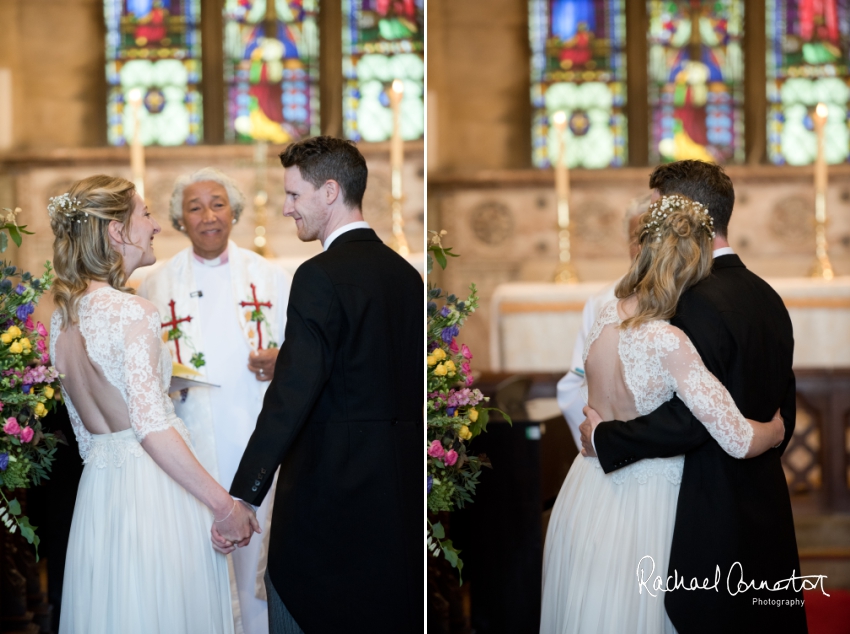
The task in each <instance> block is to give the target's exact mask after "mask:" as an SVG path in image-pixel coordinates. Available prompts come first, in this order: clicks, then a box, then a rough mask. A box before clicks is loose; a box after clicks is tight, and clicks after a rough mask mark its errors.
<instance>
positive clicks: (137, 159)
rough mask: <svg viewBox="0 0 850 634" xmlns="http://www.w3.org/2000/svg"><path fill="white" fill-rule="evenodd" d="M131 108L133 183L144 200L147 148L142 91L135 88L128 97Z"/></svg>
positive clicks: (131, 170) (131, 169)
mask: <svg viewBox="0 0 850 634" xmlns="http://www.w3.org/2000/svg"><path fill="white" fill-rule="evenodd" d="M128 98H129V101H130V108H131V109H132V112H133V136H132V141H131V143H130V173H131V174H132V175H133V183H134V184H135V185H136V191H137V192H138V194H139V196H141V197H142V198H144V197H145V146H144V145H142V132H141V109H142V91H141V90H140V89H138V88H134V89H133V90H131V91H130V93H129V95H128Z"/></svg>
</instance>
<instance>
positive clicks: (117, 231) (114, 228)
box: [106, 220, 126, 249]
mask: <svg viewBox="0 0 850 634" xmlns="http://www.w3.org/2000/svg"><path fill="white" fill-rule="evenodd" d="M106 232H107V233H108V234H109V242H110V243H111V244H112V247H113V248H114V249H120V248H121V245H122V244H124V243H126V240H125V239H124V223H123V222H118V221H117V220H110V221H109V224H108V225H107V226H106Z"/></svg>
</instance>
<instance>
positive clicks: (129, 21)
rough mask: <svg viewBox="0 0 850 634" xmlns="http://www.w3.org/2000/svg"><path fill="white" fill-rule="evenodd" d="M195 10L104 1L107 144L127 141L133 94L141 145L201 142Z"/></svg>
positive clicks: (174, 0) (184, 1)
mask: <svg viewBox="0 0 850 634" xmlns="http://www.w3.org/2000/svg"><path fill="white" fill-rule="evenodd" d="M200 11H201V9H200V0H104V17H105V19H106V78H107V83H108V84H109V93H108V98H107V120H108V138H109V143H110V144H111V145H125V144H127V143H129V142H130V141H131V140H132V134H133V130H134V122H135V118H134V110H136V109H134V108H132V107H130V104H129V95H130V93H131V92H132V91H134V90H139V91H140V93H141V95H142V105H141V107H139V108H137V110H138V114H139V123H140V137H141V141H142V143H144V144H145V145H182V144H185V143H188V144H194V143H199V142H200V141H202V139H203V131H202V121H201V118H202V117H201V114H202V104H201V93H200V91H199V88H198V84H199V82H200V78H201V39H200V30H199V23H200Z"/></svg>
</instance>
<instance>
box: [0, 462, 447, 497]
mask: <svg viewBox="0 0 850 634" xmlns="http://www.w3.org/2000/svg"><path fill="white" fill-rule="evenodd" d="M0 456H6V454H0ZM2 459H3V458H2V457H0V461H2ZM6 461H7V462H8V461H9V458H8V456H7V457H6ZM0 464H2V462H0ZM3 468H4V469H5V467H3ZM433 485H434V477H433V476H428V493H430V492H431V487H432V486H433Z"/></svg>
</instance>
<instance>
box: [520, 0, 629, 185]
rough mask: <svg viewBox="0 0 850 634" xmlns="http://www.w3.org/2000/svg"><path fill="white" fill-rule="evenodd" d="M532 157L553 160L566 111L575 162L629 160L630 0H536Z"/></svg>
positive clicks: (532, 8)
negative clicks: (558, 117) (557, 120)
mask: <svg viewBox="0 0 850 634" xmlns="http://www.w3.org/2000/svg"><path fill="white" fill-rule="evenodd" d="M528 6H529V40H530V44H531V105H532V109H533V112H532V131H531V136H532V161H533V163H534V165H535V166H537V167H551V163H550V158H549V157H550V156H555V155H556V153H557V147H558V139H557V131H556V129H555V126H554V125H551V124H550V122H551V118H552V115H554V113H555V112H558V111H564V112H565V114H566V115H567V125H566V129H565V131H564V142H565V146H564V147H565V160H566V163H567V165H569V166H570V167H587V168H602V167H618V166H621V165H625V163H626V152H627V148H626V134H627V130H626V113H625V110H624V107H625V105H626V54H625V40H626V22H625V20H626V18H625V2H624V0H529V5H528Z"/></svg>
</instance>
